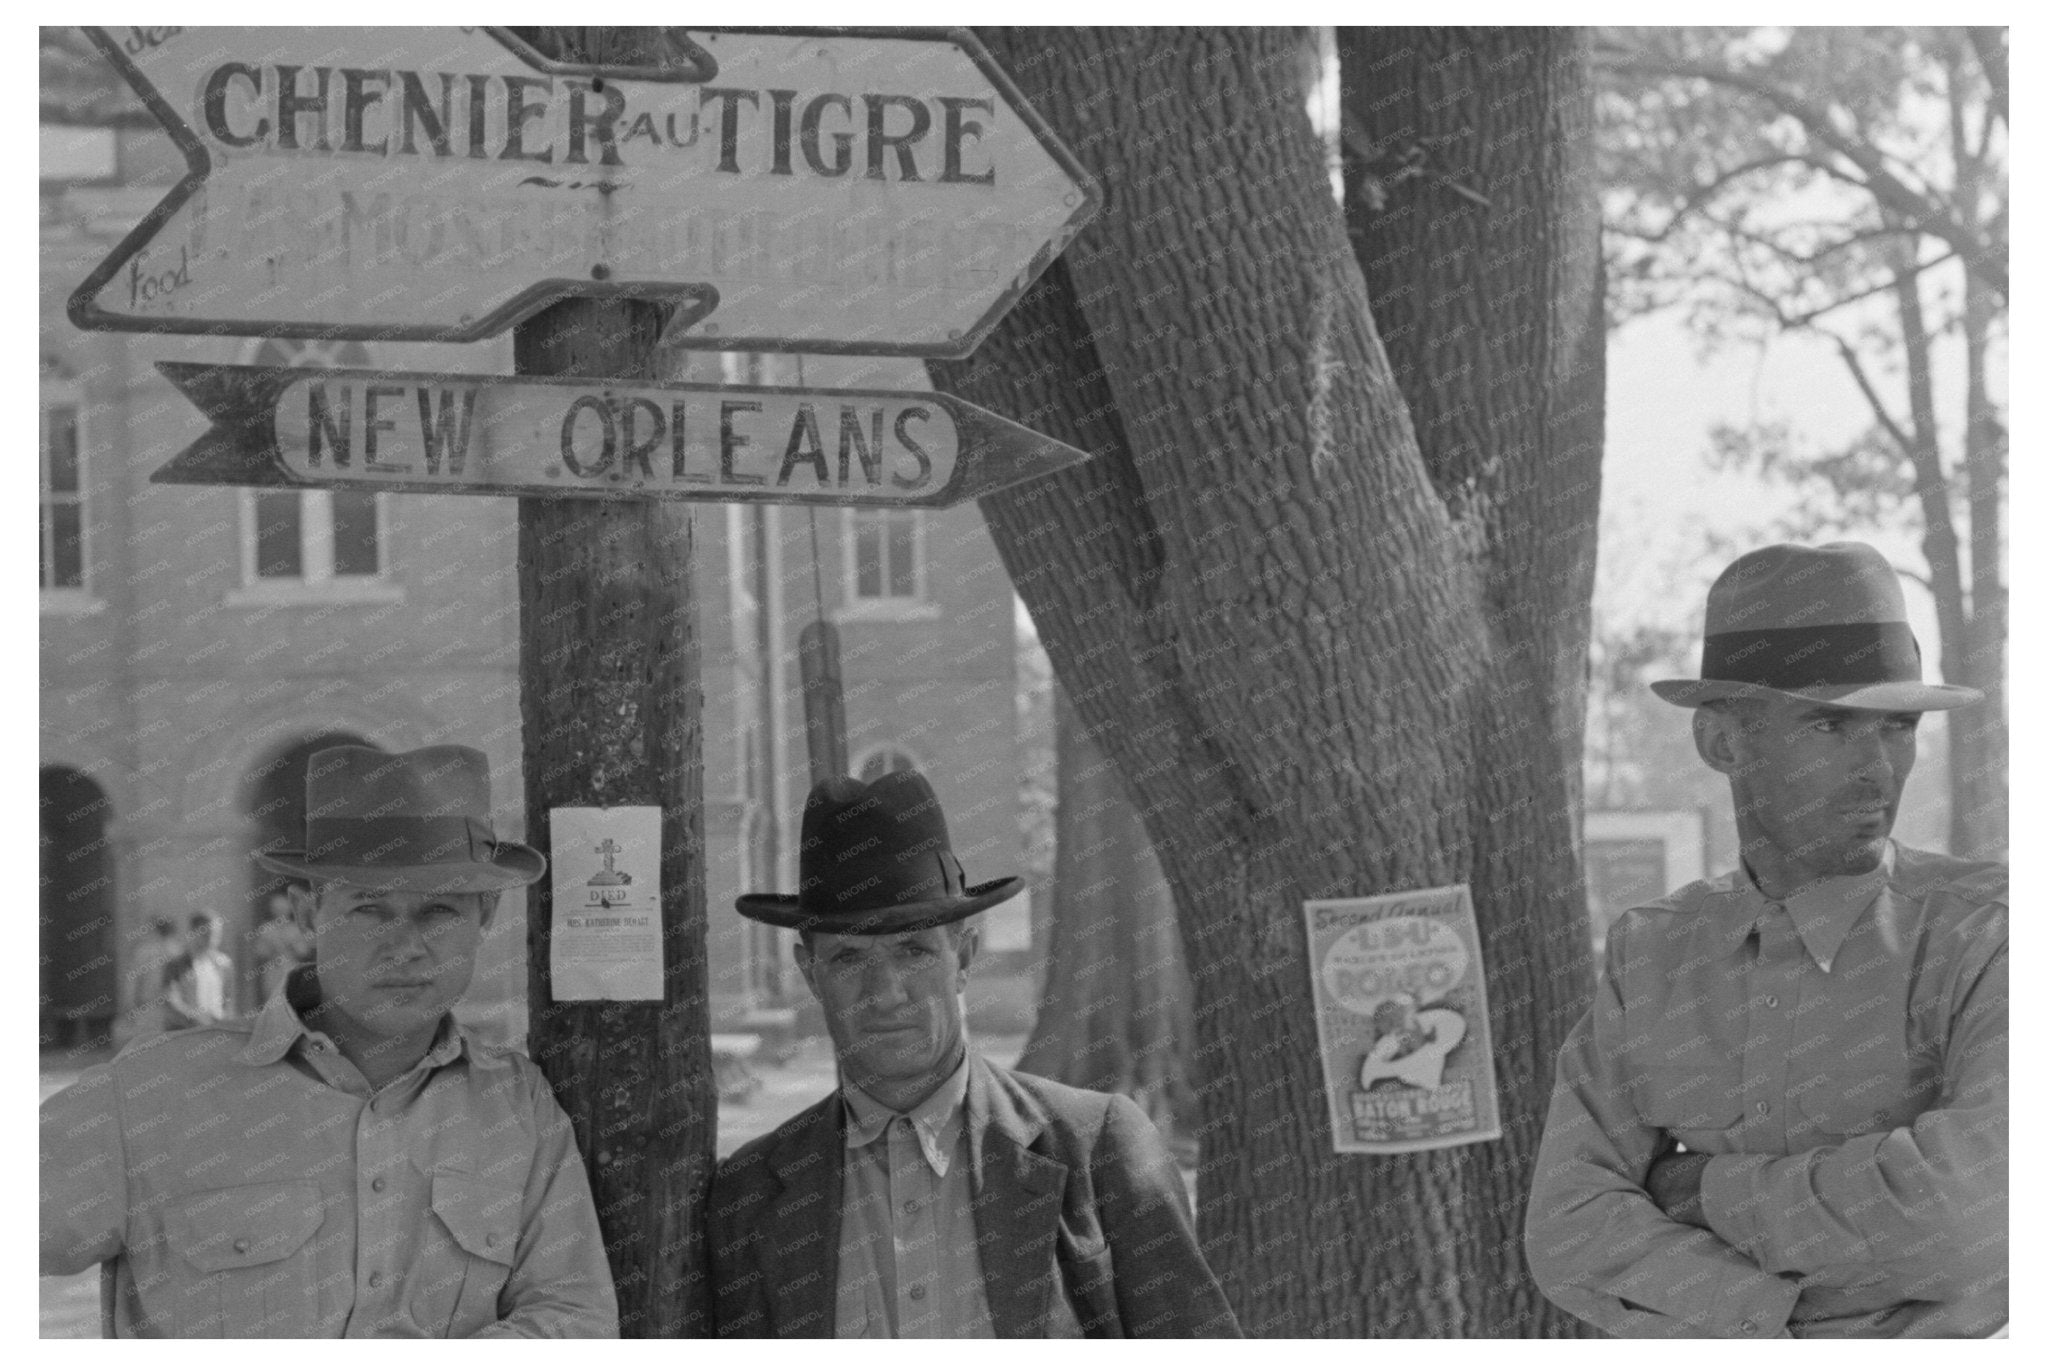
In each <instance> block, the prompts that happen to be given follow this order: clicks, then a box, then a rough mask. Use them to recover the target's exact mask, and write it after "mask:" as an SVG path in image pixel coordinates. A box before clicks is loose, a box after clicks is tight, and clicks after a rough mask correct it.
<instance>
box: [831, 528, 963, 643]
mask: <svg viewBox="0 0 2048 1365" xmlns="http://www.w3.org/2000/svg"><path fill="white" fill-rule="evenodd" d="M863 516H868V517H890V516H908V517H909V518H910V519H911V520H910V526H911V559H912V565H911V579H912V591H911V595H910V596H907V597H896V596H887V595H885V596H882V597H865V596H863V595H862V594H861V591H860V553H859V548H858V541H857V535H858V527H859V525H860V522H859V520H858V519H859V518H860V517H863ZM930 526H931V518H930V517H929V516H928V515H927V514H926V511H925V509H924V508H922V507H844V508H841V509H840V513H839V548H840V573H841V581H842V583H843V585H844V586H843V590H842V592H841V594H840V602H839V607H838V610H837V611H836V612H835V613H834V615H835V616H837V617H839V618H842V619H854V620H862V619H865V620H894V621H921V620H930V619H932V618H934V617H936V616H938V615H939V604H938V603H937V602H934V601H933V600H932V598H931V547H930V541H929V536H930ZM882 543H883V562H882V581H883V582H884V583H885V584H886V583H887V582H888V580H889V569H890V564H889V561H888V558H887V556H888V548H887V547H888V538H887V537H886V536H885V537H884V538H883V542H882Z"/></svg>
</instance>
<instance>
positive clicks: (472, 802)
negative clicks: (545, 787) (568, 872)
mask: <svg viewBox="0 0 2048 1365" xmlns="http://www.w3.org/2000/svg"><path fill="white" fill-rule="evenodd" d="M255 858H256V861H257V862H258V863H259V864H261V865H262V866H263V867H265V868H268V869H269V870H270V871H272V872H281V873H283V874H285V875H286V876H288V877H304V878H308V879H311V880H313V881H335V882H346V883H348V884H349V885H351V886H368V887H375V888H377V889H379V890H385V891H419V892H434V891H503V890H506V889H508V888H510V887H515V886H525V885H526V884H527V883H528V882H533V881H538V880H539V879H540V876H541V874H542V873H543V872H545V871H547V866H548V860H547V859H546V858H544V857H542V856H541V855H540V853H539V852H537V851H536V850H534V849H530V848H528V847H527V846H526V845H524V844H515V843H512V842H510V841H506V840H500V839H499V838H498V837H497V836H496V834H495V833H493V832H492V829H491V767H490V762H489V760H488V759H486V758H485V757H484V756H483V754H482V752H481V751H479V750H476V749H472V748H469V747H468V746H467V745H462V744H437V745H433V746H431V747H429V748H425V749H413V750H411V751H409V752H406V753H397V754H387V753H385V752H383V751H382V750H379V749H371V748H367V747H365V746H363V745H360V744H344V745H338V746H336V747H335V748H332V749H322V750H320V751H319V752H317V753H315V754H314V755H313V757H312V759H311V760H310V761H309V762H308V763H307V764H306V845H305V847H304V848H281V849H269V850H266V851H263V852H260V853H257V854H256V855H255Z"/></svg>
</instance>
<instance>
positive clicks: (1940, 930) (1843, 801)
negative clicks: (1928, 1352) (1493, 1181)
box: [1525, 543, 2008, 1340]
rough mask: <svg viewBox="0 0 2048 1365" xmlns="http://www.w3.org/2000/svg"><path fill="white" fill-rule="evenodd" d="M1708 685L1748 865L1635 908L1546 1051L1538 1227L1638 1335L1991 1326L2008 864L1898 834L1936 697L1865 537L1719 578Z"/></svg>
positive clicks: (1999, 1250) (1547, 1284) (1567, 1273)
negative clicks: (1574, 1019) (1595, 980)
mask: <svg viewBox="0 0 2048 1365" xmlns="http://www.w3.org/2000/svg"><path fill="white" fill-rule="evenodd" d="M1652 686H1653V687H1654V688H1655V690H1656V691H1657V693H1658V695H1659V696H1661V697H1663V698H1665V699H1666V700H1667V701H1671V702H1673V703H1675V704H1677V705H1680V706H1687V707H1692V708H1694V710H1693V737H1694V741H1695V743H1696V745H1697V747H1698V749H1699V753H1700V757H1701V758H1702V759H1703V760H1705V762H1706V763H1707V764H1708V765H1709V766H1710V767H1712V768H1714V769H1715V770H1716V771H1718V772H1721V773H1723V774H1725V775H1726V776H1727V777H1728V780H1729V787H1730V790H1731V793H1732V795H1733V797H1734V802H1735V823H1736V830H1737V832H1738V834H1739V836H1740V839H1741V846H1742V863H1741V866H1740V867H1738V868H1737V869H1736V870H1735V871H1733V872H1731V873H1728V874H1727V875H1725V876H1721V877H1717V878H1714V879H1711V880H1708V881H1701V882H1694V883H1692V884H1691V885H1689V886H1686V887H1684V888H1681V889H1680V890H1678V891H1676V892H1673V893H1672V894H1671V895H1669V896H1667V897H1665V898H1664V899H1663V900H1661V901H1657V902H1654V903H1652V904H1650V905H1647V906H1643V907H1640V908H1638V909H1635V910H1632V911H1630V912H1629V913H1627V914H1626V915H1624V916H1622V917H1621V919H1620V920H1618V921H1617V922H1616V923H1615V924H1614V925H1613V927H1612V928H1610V929H1609V931H1608V935H1607V965H1606V970H1605V971H1604V972H1603V973H1602V979H1601V981H1600V983H1599V988H1598V992H1597V994H1596V995H1595V997H1594V1001H1593V1006H1592V1008H1591V1009H1590V1010H1589V1011H1588V1012H1587V1014H1586V1017H1585V1018H1584V1019H1582V1020H1580V1022H1579V1024H1578V1026H1577V1027H1576V1028H1575V1029H1574V1030H1573V1031H1572V1033H1571V1036H1570V1037H1569V1038H1568V1039H1566V1041H1565V1044H1564V1047H1563V1049H1562V1050H1561V1052H1560V1053H1559V1056H1558V1064H1557V1082H1556V1088H1555V1090H1554V1092H1553V1095H1552V1099H1551V1107H1550V1114H1549V1119H1548V1122H1547V1124H1546V1126H1545V1129H1544V1134H1543V1143H1542V1147H1541V1150H1540V1151H1539V1153H1538V1156H1537V1172H1536V1179H1535V1184H1534V1187H1533V1189H1532V1191H1531V1194H1530V1198H1529V1210H1528V1220H1527V1224H1526V1235H1525V1244H1526V1249H1527V1252H1528V1257H1529V1264H1530V1268H1531V1269H1532V1271H1533V1272H1534V1274H1535V1277H1536V1281H1537V1283H1538V1284H1539V1285H1540V1286H1541V1287H1542V1288H1543V1290H1544V1292H1545V1293H1546V1294H1548V1295H1549V1296H1550V1298H1551V1299H1552V1300H1553V1301H1555V1302H1556V1303H1558V1304H1559V1305H1560V1306H1562V1307H1564V1308H1566V1309H1568V1310H1570V1311H1571V1312H1573V1313H1575V1314H1577V1315H1578V1316H1579V1317H1581V1318H1584V1319H1585V1320H1586V1321H1588V1322H1590V1323H1592V1324H1593V1325H1594V1326H1596V1327H1599V1328H1601V1329H1602V1330H1604V1331H1607V1332H1610V1333H1613V1334H1616V1335H1620V1336H1681V1335H1684V1336H1717V1337H1729V1338H1734V1339H1738V1340H1740V1339H1745V1338H1753V1337H1773V1336H1796V1337H1894V1336H1902V1337H1925V1336H1989V1335H1993V1334H1994V1333H1996V1332H1998V1331H1999V1330H2000V1329H2001V1328H2002V1326H2003V1324H2004V1322H2005V1317H2006V1298H2007V1277H2008V1270H2007V1259H2006V1175H2007V1132H2006V1125H2007V1115H2006V998H2007V987H2006V921H2007V910H2006V869H2005V866H2004V865H2003V864H2002V863H1983V862H1965V861H1963V860H1961V859H1956V858H1949V857H1944V856H1941V855H1939V854H1933V853H1923V852H1920V851H1918V850H1915V849H1910V848H1906V847H1903V846H1901V845H1898V844H1894V843H1893V842H1892V841H1891V839H1890V837H1889V836H1890V833H1891V827H1892V821H1893V819H1894V817H1895V816H1896V815H1897V813H1898V803H1899V798H1900V794H1901V792H1902V790H1903V788H1904V786H1905V782H1906V777H1907V774H1908V773H1909V772H1911V770H1912V767H1913V760H1914V756H1915V731H1916V728H1917V726H1918V724H1919V721H1920V715H1921V713H1922V712H1924V711H1929V710H1938V709H1948V708H1952V707H1959V706H1965V705H1968V704H1970V703H1972V702H1975V701H1978V700H1980V699H1981V695H1980V694H1978V693H1976V692H1974V691H1972V690H1971V689H1969V688H1963V687H1950V686H1942V685H1938V684H1929V683H1923V682H1921V681H1920V654H1919V646H1918V644H1917V643H1916V642H1915V640H1914V639H1913V633H1912V631H1911V630H1910V629H1909V628H1908V627H1907V625H1906V620H1905V610H1904V599H1903V597H1902V595H1901V593H1900V590H1899V585H1898V580H1897V577H1896V575H1895V574H1894V573H1893V571H1892V569H1891V566H1890V565H1888V564H1887V563H1886V562H1885V561H1884V559H1883V557H1882V556H1880V555H1879V554H1878V553H1877V552H1876V551H1875V550H1873V549H1871V548H1870V547H1869V546H1867V545H1861V544H1855V543H1843V544H1835V545H1823V546H1819V547H1815V548H1806V547H1801V546H1794V545H1776V546H1769V547H1766V548H1765V549H1762V550H1758V551H1755V552H1753V553H1751V554H1748V555H1744V556H1743V557H1742V558H1740V559H1738V560H1736V561H1735V562H1734V563H1733V564H1731V565H1730V566H1729V567H1728V569H1727V571H1726V572H1725V573H1723V574H1722V575H1721V577H1720V579H1719V580H1718V581H1717V582H1716V583H1715V584H1714V587H1713V590H1712V592H1711V593H1710V594H1709V595H1708V598H1707V626H1706V645H1705V649H1704V652H1703V658H1702V663H1701V677H1700V678H1698V679H1685V680H1673V681H1668V682H1659V683H1655V684H1652Z"/></svg>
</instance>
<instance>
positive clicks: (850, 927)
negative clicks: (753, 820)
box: [735, 769, 1024, 934]
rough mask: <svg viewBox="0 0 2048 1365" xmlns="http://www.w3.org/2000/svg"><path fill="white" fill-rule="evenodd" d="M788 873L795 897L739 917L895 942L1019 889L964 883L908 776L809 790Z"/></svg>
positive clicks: (928, 801)
mask: <svg viewBox="0 0 2048 1365" xmlns="http://www.w3.org/2000/svg"><path fill="white" fill-rule="evenodd" d="M797 873H798V889H797V894H796V895H794V896H783V895H774V894H767V893H760V894H754V895H747V896H741V897H740V898H739V900H738V901H736V902H735V905H736V906H737V907H738V909H739V912H740V913H741V914H742V915H745V916H746V917H747V918H748V919H756V920H760V921H761V922H762V923H763V924H773V925H776V926H778V927H780V928H784V929H810V930H815V931H816V932H818V933H823V934H903V933H910V932H913V931H915V930H919V929H929V928H931V927H933V926H934V925H939V924H948V923H951V922H952V921H953V920H957V919H965V918H967V916H969V915H973V914H979V913H980V912H981V911H983V910H986V909H988V908H989V907H990V906H991V905H995V904H997V903H999V902H1001V901H1006V900H1008V899H1009V898H1010V897H1012V896H1014V895H1016V894H1017V893H1018V892H1019V891H1022V890H1023V889H1024V879H1023V878H1022V877H1002V878H999V879H998V880H996V881H992V882H982V883H980V884H979V885H976V886H969V885H968V884H967V876H966V873H965V872H963V871H962V870H961V867H960V860H959V859H958V858H955V857H954V856H953V843H952V840H951V839H950V838H949V837H948V835H947V833H946V816H945V813H944V812H943V811H941V810H940V809H939V798H938V794H937V793H936V792H934V791H933V790H932V784H931V783H929V782H927V781H926V780H925V779H924V775H923V774H922V773H919V772H916V771H913V770H910V769H904V770H901V771H898V772H893V773H884V774H883V775H882V776H880V777H878V778H876V779H875V780H874V781H873V782H861V781H859V780H858V779H856V778H851V777H834V778H828V779H826V780H825V781H823V782H820V783H819V784H818V785H817V786H815V787H813V788H811V794H810V796H809V798H808V799H806V800H805V802H804V821H803V845H802V848H801V850H800V852H799V854H798V857H797Z"/></svg>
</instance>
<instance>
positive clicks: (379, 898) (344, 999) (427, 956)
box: [300, 882, 485, 1038]
mask: <svg viewBox="0 0 2048 1365" xmlns="http://www.w3.org/2000/svg"><path fill="white" fill-rule="evenodd" d="M484 902H485V897H484V896H483V895H480V894H478V893H476V892H455V891H450V892H435V893H421V892H417V891H369V890H364V889H363V888H361V887H354V886H348V885H346V884H343V883H333V882H330V883H328V884H326V885H324V886H322V887H320V888H319V890H318V891H317V892H316V893H315V895H314V896H313V897H306V898H303V899H302V900H301V901H300V904H301V905H302V906H305V907H307V909H308V910H309V911H310V914H309V916H306V917H302V922H306V920H307V919H308V918H309V919H310V922H308V923H306V927H307V928H309V929H311V930H312V932H313V962H314V967H315V970H316V972H317V974H318V976H319V979H320V998H321V1002H322V1003H323V1004H325V1005H328V1006H331V1007H333V1008H334V1009H336V1010H339V1011H340V1012H341V1013H343V1014H345V1015H347V1016H348V1018H349V1019H350V1020H351V1021H353V1022H354V1023H355V1024H356V1025H357V1026H358V1027H359V1028H361V1029H362V1030H363V1031H364V1032H366V1033H369V1034H371V1035H373V1036H377V1037H385V1038H398V1037H404V1036H407V1035H412V1034H417V1033H418V1032H420V1031H421V1030H431V1029H432V1028H433V1027H434V1026H435V1025H436V1024H438V1023H439V1022H440V1019H441V1016H442V1015H443V1014H446V1013H447V1012H448V1010H449V1008H450V1007H451V1006H453V1005H454V1004H455V1002H456V1000H458V999H460V998H461V996H462V993H463V992H464V991H465V990H467V989H469V978H470V975H471V973H473V972H474V971H475V970H476V952H477V947H478V945H479V944H481V943H482V942H483V930H484V911H485V904H484Z"/></svg>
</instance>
